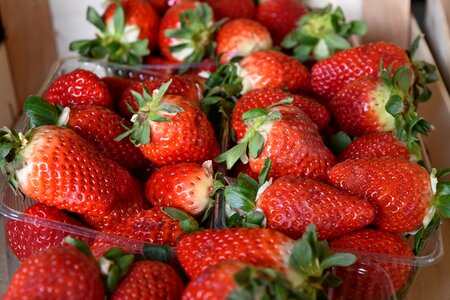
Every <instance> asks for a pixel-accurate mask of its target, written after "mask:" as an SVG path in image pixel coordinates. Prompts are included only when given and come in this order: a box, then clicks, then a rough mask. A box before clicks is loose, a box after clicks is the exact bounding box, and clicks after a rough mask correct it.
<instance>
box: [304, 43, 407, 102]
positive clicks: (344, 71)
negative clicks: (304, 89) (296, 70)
mask: <svg viewBox="0 0 450 300" xmlns="http://www.w3.org/2000/svg"><path fill="white" fill-rule="evenodd" d="M380 60H381V61H382V62H383V65H384V66H385V67H388V66H390V65H391V64H392V70H391V73H392V74H393V73H394V72H395V71H396V70H397V69H398V68H399V67H401V66H404V65H410V62H409V58H408V56H407V55H406V52H405V51H404V50H403V49H402V48H400V47H398V46H397V45H394V44H391V43H386V42H377V43H372V44H367V45H362V46H359V47H355V48H351V49H347V50H343V51H341V52H338V53H337V54H335V55H333V56H331V57H329V58H327V59H324V60H322V61H320V62H318V63H317V64H315V65H314V66H313V68H312V70H311V85H312V88H313V90H314V92H315V93H316V94H318V95H320V96H321V97H324V98H325V99H331V98H332V97H333V96H334V95H336V94H337V93H338V92H339V91H340V90H341V89H342V88H343V87H344V86H345V84H347V83H349V82H351V81H353V80H355V79H356V78H359V77H363V76H377V75H378V74H379V73H380Z"/></svg>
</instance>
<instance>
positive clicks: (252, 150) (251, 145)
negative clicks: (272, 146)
mask: <svg viewBox="0 0 450 300" xmlns="http://www.w3.org/2000/svg"><path fill="white" fill-rule="evenodd" d="M263 146H264V137H263V136H262V135H261V133H259V132H255V135H254V136H253V137H252V138H251V139H250V140H249V142H248V154H249V155H250V157H253V158H257V157H258V156H259V154H260V153H261V151H262V147H263Z"/></svg>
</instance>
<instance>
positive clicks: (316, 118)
mask: <svg viewBox="0 0 450 300" xmlns="http://www.w3.org/2000/svg"><path fill="white" fill-rule="evenodd" d="M288 98H292V99H293V100H292V103H291V104H292V105H294V106H296V107H298V108H300V109H301V110H303V111H304V112H305V113H306V114H307V115H308V117H309V118H310V119H311V120H312V121H313V122H314V123H315V124H316V125H317V127H318V129H319V130H321V129H323V128H324V127H325V126H326V125H327V124H328V122H329V121H330V113H329V112H328V109H327V108H326V107H325V106H323V105H322V104H320V103H319V102H317V101H315V100H314V99H313V98H311V97H308V96H303V95H293V94H290V93H287V92H284V91H282V90H280V89H270V88H267V89H265V88H263V89H254V90H251V91H249V92H248V93H246V94H245V95H244V96H242V97H241V98H239V100H238V101H237V102H236V105H235V106H234V109H233V118H232V120H231V122H232V126H233V128H234V130H235V132H236V133H237V137H238V138H239V139H240V138H243V137H244V134H245V131H246V128H245V125H244V124H242V115H243V114H244V113H245V112H247V111H249V110H250V109H254V108H257V107H267V106H269V105H272V104H275V103H277V102H279V101H282V100H285V99H288ZM241 133H242V134H241Z"/></svg>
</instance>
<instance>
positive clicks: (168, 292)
mask: <svg viewBox="0 0 450 300" xmlns="http://www.w3.org/2000/svg"><path fill="white" fill-rule="evenodd" d="M183 289H184V284H183V282H182V281H181V278H180V275H178V274H177V272H176V271H175V270H174V269H173V268H172V267H171V266H169V265H167V264H164V263H161V262H159V261H151V260H144V261H138V262H135V263H134V264H132V266H131V269H130V270H129V272H128V274H127V275H126V276H125V278H124V279H123V280H122V281H121V282H120V284H119V285H118V286H117V288H116V289H115V291H114V293H113V294H112V295H111V298H110V299H112V300H125V299H155V300H156V299H167V300H177V299H180V298H181V294H182V293H183Z"/></svg>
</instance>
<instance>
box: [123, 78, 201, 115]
mask: <svg viewBox="0 0 450 300" xmlns="http://www.w3.org/2000/svg"><path fill="white" fill-rule="evenodd" d="M169 80H171V84H170V86H169V89H168V90H167V94H168V95H178V96H182V97H184V98H185V99H186V100H188V101H189V102H191V103H192V104H193V105H196V106H198V105H199V104H200V98H199V90H198V89H197V87H196V85H195V84H193V83H192V82H191V81H189V80H186V79H184V78H183V77H182V76H179V75H171V76H162V77H159V78H155V79H153V80H146V81H143V82H139V83H137V84H135V85H133V86H131V87H130V88H128V89H127V90H126V91H125V92H124V93H123V94H122V97H121V98H120V102H119V110H120V113H121V115H122V116H124V117H126V118H127V119H130V118H131V116H132V115H133V112H132V111H130V108H129V105H130V106H131V108H132V109H133V110H134V111H137V110H138V104H137V102H136V99H135V98H134V96H133V92H132V91H135V92H137V93H139V94H142V92H143V89H142V85H143V84H144V85H145V87H146V88H147V89H148V90H149V91H150V92H153V91H154V90H156V89H159V88H160V87H161V85H162V84H163V83H165V82H167V81H169Z"/></svg>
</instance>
